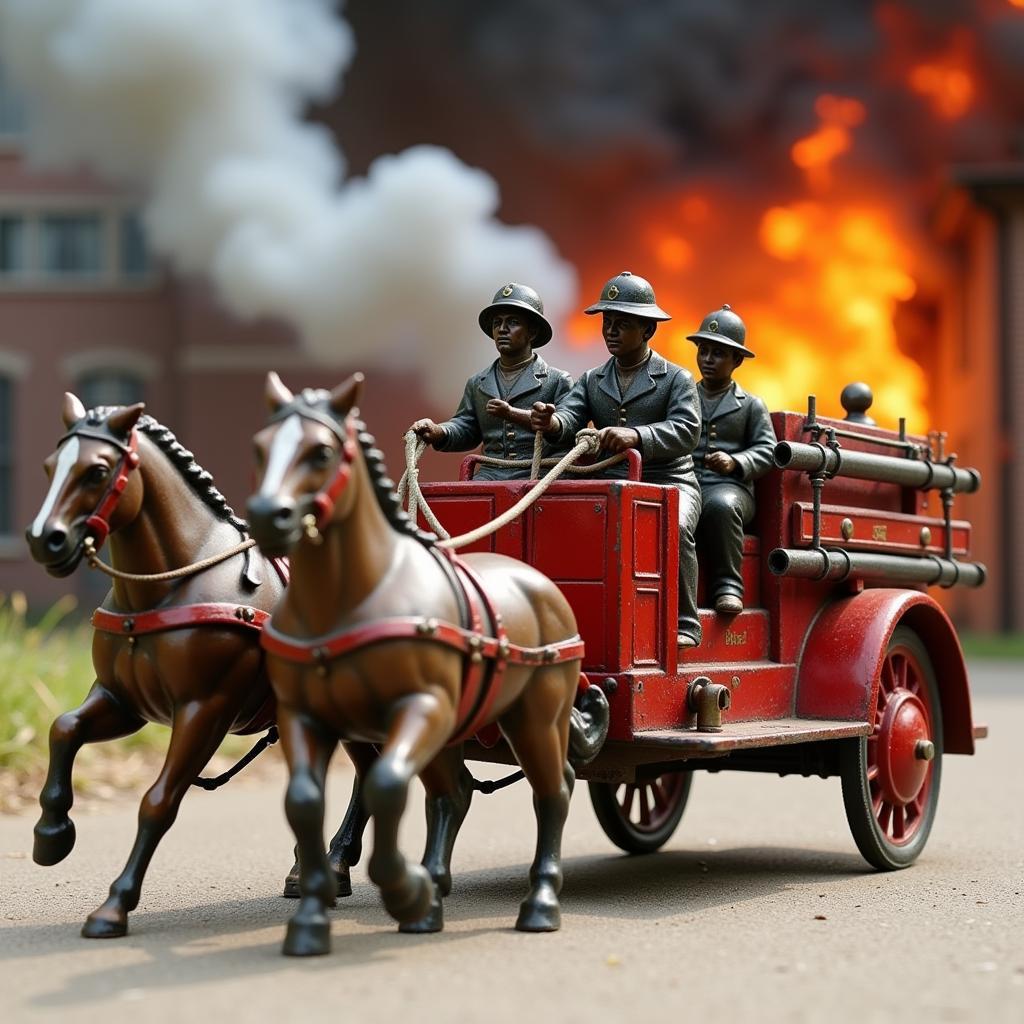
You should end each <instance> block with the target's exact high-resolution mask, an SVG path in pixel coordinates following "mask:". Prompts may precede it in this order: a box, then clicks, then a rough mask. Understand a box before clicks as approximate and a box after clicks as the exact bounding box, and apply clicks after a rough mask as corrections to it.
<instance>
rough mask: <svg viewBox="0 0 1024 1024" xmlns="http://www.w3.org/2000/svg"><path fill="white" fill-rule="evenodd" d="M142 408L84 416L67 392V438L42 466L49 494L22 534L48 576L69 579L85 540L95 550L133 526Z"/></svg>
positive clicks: (138, 496)
mask: <svg viewBox="0 0 1024 1024" xmlns="http://www.w3.org/2000/svg"><path fill="white" fill-rule="evenodd" d="M144 409H145V406H144V405H143V404H142V403H141V402H140V403H139V404H138V405H128V406H115V407H112V408H99V409H93V410H91V411H88V412H87V411H86V409H85V406H83V405H82V403H81V401H80V400H79V399H78V398H76V397H75V396H74V395H72V394H71V393H70V392H69V393H67V394H65V395H64V404H63V406H62V408H61V417H62V419H63V420H64V426H65V428H66V431H67V432H66V433H65V434H64V436H63V437H62V438H61V439H60V441H58V442H57V449H56V451H54V452H53V454H52V455H50V457H49V458H47V459H46V461H45V462H44V463H43V468H44V469H45V470H46V475H47V476H48V477H49V478H50V489H49V490H48V491H47V493H46V497H45V498H44V499H43V504H42V506H41V508H40V509H39V512H38V514H37V515H36V517H35V519H33V520H32V523H31V525H30V526H29V527H28V529H27V530H26V531H25V536H26V537H27V538H28V546H29V550H30V551H31V552H32V557H33V558H34V559H35V560H36V561H37V562H39V564H40V565H42V566H43V568H45V569H46V571H47V572H48V573H50V575H51V576H67V575H69V574H70V573H72V572H73V571H74V570H75V568H76V567H77V565H78V563H79V562H80V561H81V559H82V555H83V553H84V550H85V547H84V545H85V540H86V538H87V537H89V538H91V539H92V541H93V544H94V545H95V547H96V549H97V550H98V549H99V548H100V546H101V545H102V544H103V541H104V540H106V538H107V534H109V533H110V532H111V531H112V530H116V529H117V528H118V527H119V526H123V525H124V524H125V523H128V522H131V520H132V519H134V518H135V516H136V515H138V512H139V507H140V505H141V503H142V482H141V480H140V478H139V476H138V474H137V473H133V472H132V470H133V469H134V468H135V467H136V466H137V465H138V462H139V455H138V451H137V448H138V434H137V431H136V429H135V424H136V423H137V422H138V419H139V416H141V415H142V411H143V410H144Z"/></svg>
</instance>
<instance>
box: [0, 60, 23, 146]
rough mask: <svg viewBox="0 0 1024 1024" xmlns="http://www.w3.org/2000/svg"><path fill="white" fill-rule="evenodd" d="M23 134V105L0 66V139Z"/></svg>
mask: <svg viewBox="0 0 1024 1024" xmlns="http://www.w3.org/2000/svg"><path fill="white" fill-rule="evenodd" d="M24 133H25V104H24V103H23V102H22V99H21V97H20V96H19V95H18V94H17V93H16V92H15V91H14V90H13V89H12V88H11V86H10V84H9V83H8V82H7V79H6V77H5V76H4V69H3V66H2V65H0V138H5V137H7V138H11V137H15V138H16V137H17V136H19V135H23V134H24Z"/></svg>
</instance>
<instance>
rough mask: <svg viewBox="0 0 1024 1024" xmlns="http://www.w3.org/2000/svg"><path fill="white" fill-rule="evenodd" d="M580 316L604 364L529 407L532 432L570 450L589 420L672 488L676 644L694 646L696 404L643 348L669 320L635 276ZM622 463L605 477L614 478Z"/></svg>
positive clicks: (617, 283)
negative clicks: (593, 325) (600, 341)
mask: <svg viewBox="0 0 1024 1024" xmlns="http://www.w3.org/2000/svg"><path fill="white" fill-rule="evenodd" d="M584 312H586V313H589V314H595V313H601V314H602V318H603V325H602V333H603V335H604V342H605V345H606V346H607V348H608V351H609V352H610V353H611V358H610V359H609V360H608V361H607V362H606V363H604V364H603V365H602V366H598V367H595V368H594V369H592V370H587V371H586V373H584V374H583V376H582V377H580V379H579V380H578V381H577V382H576V384H575V385H574V386H573V388H572V390H571V391H570V392H569V393H568V394H567V395H566V396H565V398H563V399H562V401H561V402H559V403H558V407H557V409H556V408H555V406H554V405H552V404H550V403H545V402H543V401H539V402H535V403H534V406H533V418H532V422H533V426H534V429H536V430H543V431H544V433H545V436H546V437H550V438H551V439H552V440H553V441H554V442H555V443H556V444H561V445H568V444H571V443H572V441H573V439H574V438H575V437H576V433H577V431H579V430H581V429H582V428H583V427H585V426H586V425H587V422H588V421H590V422H592V423H593V424H594V426H595V427H596V428H597V429H598V430H599V431H600V438H601V447H602V448H603V449H604V450H605V451H608V452H621V451H625V450H626V449H628V448H637V449H639V451H640V453H641V455H642V456H643V479H644V480H646V481H649V482H651V483H656V484H668V485H670V486H673V487H677V488H678V489H679V530H680V537H679V643H680V645H681V646H683V647H696V646H697V645H698V644H699V643H700V639H701V628H700V620H699V619H698V617H697V555H696V551H695V548H694V533H695V530H696V528H697V521H698V519H699V517H700V487H699V486H698V484H697V478H696V477H695V476H694V472H693V458H692V457H691V452H692V451H693V449H694V446H695V445H696V444H697V440H698V438H699V437H700V405H699V403H698V401H697V392H696V388H695V386H694V382H693V377H692V376H691V375H690V373H689V371H688V370H684V369H683V368H682V367H681V366H676V365H675V364H674V363H670V362H668V360H666V359H664V358H662V356H660V355H658V353H657V352H654V351H653V350H652V349H651V348H649V346H648V343H649V342H650V340H651V336H652V335H653V334H654V332H655V330H656V329H657V326H658V323H659V322H660V321H662V320H669V319H671V318H670V316H669V314H668V313H666V312H665V311H664V310H663V309H662V308H661V307H660V306H658V304H657V302H656V301H655V296H654V289H653V288H652V287H651V285H650V283H649V282H647V281H645V280H644V279H643V278H642V277H638V276H637V275H635V274H631V273H630V272H629V271H628V270H625V271H623V272H622V273H621V274H619V275H618V276H616V277H613V278H612V279H611V280H610V281H607V282H606V283H605V285H604V287H603V288H602V289H601V298H600V299H599V300H598V301H597V302H595V303H594V305H592V306H589V307H587V309H586V310H584ZM625 473H626V467H625V464H624V463H619V464H617V465H615V466H611V467H609V469H608V470H607V471H606V475H608V476H612V477H621V476H624V475H625Z"/></svg>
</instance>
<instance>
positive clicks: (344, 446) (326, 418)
mask: <svg viewBox="0 0 1024 1024" xmlns="http://www.w3.org/2000/svg"><path fill="white" fill-rule="evenodd" d="M292 415H297V416H301V417H302V418H303V419H307V420H312V421H313V422H315V423H319V424H320V425H321V426H323V427H326V428H327V429H328V430H329V431H330V432H331V433H332V434H333V435H334V436H335V437H336V438H337V439H338V468H337V469H336V470H335V472H334V476H333V477H332V478H331V479H330V480H329V481H328V482H327V484H326V486H324V487H323V488H321V489H320V490H319V491H317V492H316V494H314V495H313V496H312V497H311V498H310V501H311V503H312V506H313V512H312V513H311V515H309V516H305V517H303V526H304V528H305V531H306V535H307V536H308V537H309V538H310V539H311V540H315V539H317V538H318V537H319V535H320V531H321V530H322V529H323V528H324V527H325V526H326V525H327V524H328V523H329V522H330V520H331V517H332V516H333V515H334V508H335V506H336V505H337V503H338V499H339V498H340V497H341V496H342V494H343V493H344V491H345V488H346V487H347V486H348V483H349V480H350V479H351V478H352V463H353V461H354V460H355V457H356V451H357V448H356V424H355V419H354V417H353V416H352V415H348V416H346V417H345V424H344V429H342V426H341V424H339V423H338V421H337V420H336V419H335V418H334V417H333V416H330V415H328V414H327V413H324V412H321V411H320V410H319V409H317V408H315V407H314V406H311V405H309V404H308V403H307V402H303V401H301V400H298V401H294V402H289V403H288V404H287V405H285V406H283V407H282V408H281V409H279V410H278V411H277V412H276V413H275V414H274V415H273V416H271V417H270V422H271V423H279V422H281V421H283V420H286V419H287V418H288V417H289V416H292Z"/></svg>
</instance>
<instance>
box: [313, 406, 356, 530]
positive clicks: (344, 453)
mask: <svg viewBox="0 0 1024 1024" xmlns="http://www.w3.org/2000/svg"><path fill="white" fill-rule="evenodd" d="M317 422H319V421H317ZM338 457H339V459H340V461H339V462H338V470H337V472H336V473H335V474H334V478H333V479H332V480H331V482H330V483H329V484H328V485H327V487H325V488H324V490H322V491H320V492H319V493H317V494H315V495H313V509H314V510H315V512H316V526H317V529H318V530H322V529H323V528H324V527H325V526H326V525H327V524H328V523H329V522H330V520H331V516H333V515H334V506H335V504H336V503H337V500H338V498H340V497H341V494H342V492H343V491H344V490H345V488H346V487H347V486H348V482H349V480H350V479H351V478H352V462H353V460H354V459H355V457H356V425H355V421H354V420H353V418H352V417H351V416H346V417H345V439H344V440H343V441H342V442H341V450H340V451H339V452H338Z"/></svg>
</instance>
